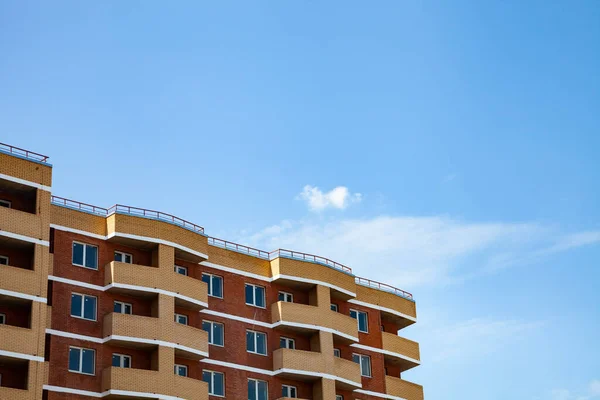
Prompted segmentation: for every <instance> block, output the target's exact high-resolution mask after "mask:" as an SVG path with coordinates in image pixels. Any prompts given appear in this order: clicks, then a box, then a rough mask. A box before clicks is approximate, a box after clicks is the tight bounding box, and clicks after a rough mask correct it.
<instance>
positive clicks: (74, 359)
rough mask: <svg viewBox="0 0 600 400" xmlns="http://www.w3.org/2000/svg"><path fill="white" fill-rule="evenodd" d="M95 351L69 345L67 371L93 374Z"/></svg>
mask: <svg viewBox="0 0 600 400" xmlns="http://www.w3.org/2000/svg"><path fill="white" fill-rule="evenodd" d="M95 364H96V351H95V350H92V349H83V348H81V347H69V371H70V372H77V373H80V374H87V375H94V369H95V368H94V366H95Z"/></svg>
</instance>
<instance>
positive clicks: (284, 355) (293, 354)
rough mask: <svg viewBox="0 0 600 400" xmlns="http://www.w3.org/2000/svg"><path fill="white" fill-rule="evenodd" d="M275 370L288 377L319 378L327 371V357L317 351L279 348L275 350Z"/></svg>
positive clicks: (301, 378) (299, 378) (300, 378)
mask: <svg viewBox="0 0 600 400" xmlns="http://www.w3.org/2000/svg"><path fill="white" fill-rule="evenodd" d="M273 371H280V372H279V373H278V375H280V376H281V377H284V378H288V379H298V380H317V379H320V378H321V377H320V376H318V374H322V373H324V372H325V358H324V357H323V354H322V353H319V352H315V351H304V350H291V349H277V350H275V351H274V352H273ZM312 374H314V375H312Z"/></svg>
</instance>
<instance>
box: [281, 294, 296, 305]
mask: <svg viewBox="0 0 600 400" xmlns="http://www.w3.org/2000/svg"><path fill="white" fill-rule="evenodd" d="M279 301H285V302H286V303H293V302H294V295H293V294H291V293H287V292H279Z"/></svg>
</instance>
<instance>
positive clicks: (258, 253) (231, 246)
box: [208, 237, 269, 260]
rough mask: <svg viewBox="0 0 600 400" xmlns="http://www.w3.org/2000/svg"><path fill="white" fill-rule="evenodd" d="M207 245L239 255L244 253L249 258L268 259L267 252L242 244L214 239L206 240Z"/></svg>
mask: <svg viewBox="0 0 600 400" xmlns="http://www.w3.org/2000/svg"><path fill="white" fill-rule="evenodd" d="M208 244H210V245H213V246H216V247H222V248H224V249H228V250H235V251H239V252H240V253H245V254H248V255H251V256H255V257H260V258H264V259H266V260H268V259H269V252H268V251H264V250H259V249H255V248H254V247H249V246H244V245H243V244H238V243H233V242H228V241H227V240H223V239H218V238H215V237H209V238H208Z"/></svg>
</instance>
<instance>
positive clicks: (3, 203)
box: [0, 200, 12, 208]
mask: <svg viewBox="0 0 600 400" xmlns="http://www.w3.org/2000/svg"><path fill="white" fill-rule="evenodd" d="M0 207H4V208H12V203H11V202H10V201H8V200H0Z"/></svg>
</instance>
